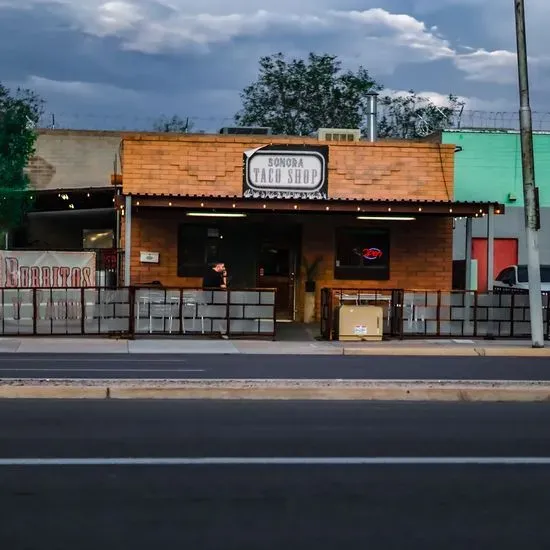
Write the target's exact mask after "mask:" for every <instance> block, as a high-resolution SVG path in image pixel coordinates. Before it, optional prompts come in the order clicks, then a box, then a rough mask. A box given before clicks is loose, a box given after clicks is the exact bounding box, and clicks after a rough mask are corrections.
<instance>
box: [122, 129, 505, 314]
mask: <svg viewBox="0 0 550 550" xmlns="http://www.w3.org/2000/svg"><path fill="white" fill-rule="evenodd" d="M454 155H455V147H454V145H444V144H440V143H416V142H409V141H407V142H405V141H378V142H373V143H371V142H364V141H356V142H327V141H320V140H318V139H315V138H303V137H300V138H290V137H275V136H261V137H260V136H222V135H185V136H168V135H156V136H155V135H150V134H148V135H133V136H125V137H124V139H123V142H122V162H121V164H122V174H121V175H122V181H121V191H122V194H121V195H120V196H119V197H118V199H117V206H118V208H120V209H121V210H123V211H124V218H123V219H124V220H125V221H124V223H123V227H122V231H121V233H122V240H123V244H124V247H125V250H126V261H125V264H126V269H125V271H126V273H125V276H126V281H125V284H147V283H151V282H160V283H161V284H162V285H164V286H175V287H182V286H200V284H201V281H202V275H203V273H204V271H205V269H206V266H207V265H208V263H210V262H213V261H215V260H223V261H225V263H226V264H227V267H228V270H229V274H230V285H231V287H233V288H255V287H269V288H273V287H275V288H277V289H278V303H277V309H278V316H279V318H281V317H283V318H284V317H286V318H288V319H290V320H294V319H295V320H302V319H303V304H304V296H305V290H306V289H305V283H306V279H307V277H306V266H307V265H309V264H311V263H312V262H313V261H314V260H315V259H319V264H318V269H317V271H316V273H315V275H314V276H312V277H310V279H312V280H314V281H315V283H316V284H315V292H316V303H317V317H318V309H319V307H318V306H319V295H320V289H321V288H323V287H339V288H365V289H366V288H369V289H374V288H407V289H430V290H448V289H451V287H452V248H453V243H452V233H453V219H454V218H458V217H475V216H478V217H480V216H483V215H485V214H487V213H489V212H493V211H494V212H495V213H497V214H499V213H501V211H502V207H500V206H499V205H497V204H489V203H481V202H478V203H470V202H456V201H453V175H454ZM128 233H129V234H130V237H129V238H126V237H128ZM146 253H149V254H146ZM309 286H310V288H309V290H311V285H309Z"/></svg>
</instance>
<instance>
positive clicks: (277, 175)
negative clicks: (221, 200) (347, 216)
mask: <svg viewBox="0 0 550 550" xmlns="http://www.w3.org/2000/svg"><path fill="white" fill-rule="evenodd" d="M327 173H328V146H327V145H321V146H309V145H301V146H297V145H266V146H265V147H260V148H258V149H252V150H249V151H245V153H244V177H243V196H244V197H247V198H267V199H299V198H309V199H326V198H328V181H327Z"/></svg>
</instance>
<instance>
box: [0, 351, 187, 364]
mask: <svg viewBox="0 0 550 550" xmlns="http://www.w3.org/2000/svg"><path fill="white" fill-rule="evenodd" d="M48 355H49V356H48ZM52 355H54V354H46V355H41V356H40V357H13V356H12V355H10V356H9V357H4V356H2V355H1V354H0V358H1V359H5V360H6V361H10V362H12V363H51V362H52V361H55V362H56V363H101V362H102V361H111V362H113V363H186V362H187V359H163V358H162V357H158V356H157V357H148V358H144V359H137V358H134V357H128V355H127V354H125V353H112V354H109V356H108V357H105V356H104V355H102V356H100V357H94V358H93V359H92V358H86V357H83V358H80V357H58V356H54V357H52Z"/></svg>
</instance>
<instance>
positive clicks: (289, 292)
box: [258, 242, 296, 321]
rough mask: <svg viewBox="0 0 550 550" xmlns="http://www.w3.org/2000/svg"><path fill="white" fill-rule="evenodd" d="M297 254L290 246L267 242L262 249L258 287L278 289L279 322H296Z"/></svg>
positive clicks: (276, 306) (277, 308)
mask: <svg viewBox="0 0 550 550" xmlns="http://www.w3.org/2000/svg"><path fill="white" fill-rule="evenodd" d="M295 279H296V253H295V252H294V250H293V249H292V248H291V247H289V246H288V245H281V246H279V245H277V244H276V243H270V242H266V243H263V244H262V245H261V247H260V257H259V262H258V287H260V288H276V289H277V298H276V303H275V308H276V311H277V319H278V320H289V321H293V320H294V303H295V295H294V293H295Z"/></svg>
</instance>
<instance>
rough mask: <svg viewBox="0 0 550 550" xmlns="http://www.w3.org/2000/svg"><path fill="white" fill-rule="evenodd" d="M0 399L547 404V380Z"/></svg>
mask: <svg viewBox="0 0 550 550" xmlns="http://www.w3.org/2000/svg"><path fill="white" fill-rule="evenodd" d="M0 399H96V400H105V401H107V400H110V399H217V400H340V401H348V400H349V401H351V400H357V401H446V402H543V401H548V402H550V383H546V382H507V381H499V382H493V381H460V382H458V381H441V382H438V381H421V382H418V381H414V380H411V381H407V380H402V381H355V380H345V381H338V380H334V381H326V380H323V381H321V380H319V381H317V380H292V381H289V380H286V381H270V380H261V381H245V380H225V381H217V380H216V381H209V380H203V381H198V382H197V381H196V380H195V381H191V380H190V381H188V383H185V382H182V381H164V382H158V381H148V382H136V381H128V382H126V383H124V382H123V383H121V381H120V380H119V381H115V380H113V381H111V380H95V381H89V382H88V383H86V382H83V381H82V380H74V381H66V382H64V383H59V382H56V383H50V382H45V381H44V382H42V381H33V382H31V383H30V384H25V383H21V381H17V382H12V383H4V384H2V385H0Z"/></svg>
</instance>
